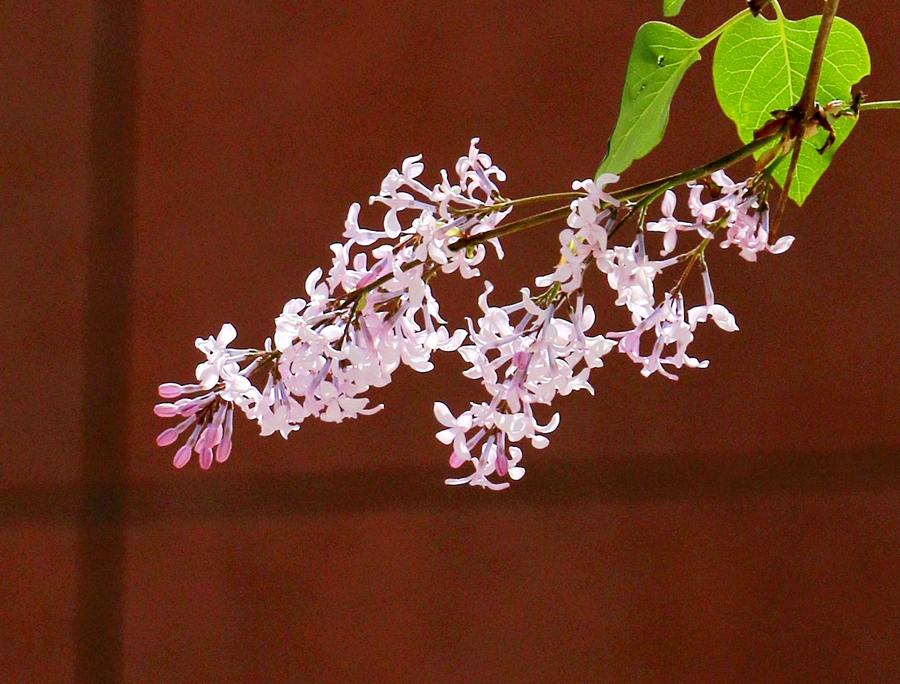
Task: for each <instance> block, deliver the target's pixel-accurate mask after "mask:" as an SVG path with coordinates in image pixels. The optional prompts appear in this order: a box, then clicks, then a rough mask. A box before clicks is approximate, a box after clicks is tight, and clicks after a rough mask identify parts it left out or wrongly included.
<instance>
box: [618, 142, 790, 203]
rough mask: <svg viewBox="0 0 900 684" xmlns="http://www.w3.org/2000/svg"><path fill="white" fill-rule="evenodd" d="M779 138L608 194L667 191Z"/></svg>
mask: <svg viewBox="0 0 900 684" xmlns="http://www.w3.org/2000/svg"><path fill="white" fill-rule="evenodd" d="M779 137H781V131H778V132H776V133H773V134H772V135H770V136H766V137H765V138H760V139H759V140H752V141H751V142H748V143H747V144H746V145H743V146H742V147H739V148H738V149H736V150H735V151H734V152H730V153H729V154H726V155H725V156H724V157H719V158H718V159H715V160H713V161H711V162H709V163H708V164H703V165H702V166H695V167H694V168H692V169H688V170H687V171H682V172H681V173H676V174H674V175H672V176H667V177H666V178H660V179H659V180H655V181H650V182H649V183H643V184H641V185H635V186H633V187H630V188H624V189H623V190H619V191H618V192H612V193H610V194H611V195H612V196H613V197H615V198H616V199H617V200H630V199H635V198H638V197H643V196H645V195H649V194H650V193H653V192H656V191H658V190H661V189H668V188H672V187H675V186H676V185H680V184H681V183H686V182H687V181H690V180H695V179H697V178H702V177H703V176H708V175H709V174H711V173H713V172H714V171H718V170H719V169H724V168H725V167H727V166H731V165H732V164H736V163H738V162H739V161H742V160H743V159H746V158H747V157H749V156H750V155H752V154H753V153H755V152H756V151H758V150H761V149H762V148H764V147H765V146H766V145H769V144H771V143H772V142H774V141H775V140H777V139H778V138H779Z"/></svg>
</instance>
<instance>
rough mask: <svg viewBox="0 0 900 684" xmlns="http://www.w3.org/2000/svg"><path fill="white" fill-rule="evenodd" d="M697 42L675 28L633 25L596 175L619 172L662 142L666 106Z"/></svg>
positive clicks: (692, 57)
mask: <svg viewBox="0 0 900 684" xmlns="http://www.w3.org/2000/svg"><path fill="white" fill-rule="evenodd" d="M702 45H703V43H702V42H701V41H700V40H698V39H697V38H694V37H693V36H690V35H688V34H687V33H685V32H684V31H682V30H681V29H680V28H676V27H675V26H672V25H671V24H666V23H663V22H659V21H651V22H649V23H647V24H644V25H643V26H641V27H640V28H639V29H638V32H637V35H636V36H635V38H634V47H633V48H632V49H631V57H630V58H629V59H628V72H627V73H626V75H625V87H624V89H623V92H622V105H621V108H620V109H619V119H618V121H617V122H616V127H615V130H613V134H612V138H610V140H609V149H608V151H607V154H606V158H605V159H604V160H603V162H602V163H601V164H600V168H599V169H598V170H597V175H598V176H599V175H600V174H601V173H607V172H609V173H621V172H622V171H624V170H625V169H627V168H628V167H629V166H631V163H632V162H633V161H634V160H635V159H640V158H641V157H643V156H644V155H645V154H647V153H648V152H650V150H652V149H653V148H654V147H656V146H657V145H658V144H659V141H660V140H662V137H663V133H665V130H666V124H667V123H668V122H669V105H670V104H671V102H672V96H673V95H674V94H675V90H676V89H677V88H678V84H679V83H681V79H682V77H683V76H684V74H685V72H686V71H687V70H688V68H689V67H690V66H691V65H692V64H693V63H694V62H696V61H697V60H699V59H700V48H701V47H702Z"/></svg>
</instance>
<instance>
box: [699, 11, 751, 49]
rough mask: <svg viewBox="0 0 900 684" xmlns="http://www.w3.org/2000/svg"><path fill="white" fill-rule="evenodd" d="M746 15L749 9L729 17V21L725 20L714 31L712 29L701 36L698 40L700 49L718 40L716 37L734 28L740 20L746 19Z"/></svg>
mask: <svg viewBox="0 0 900 684" xmlns="http://www.w3.org/2000/svg"><path fill="white" fill-rule="evenodd" d="M748 14H750V10H749V9H745V10H743V11H741V12H738V13H737V14H735V15H734V16H733V17H731V18H730V19H728V20H726V21H725V22H723V23H722V25H721V26H719V27H718V28H716V29H713V30H712V31H710V32H709V33H707V34H706V35H705V36H703V37H702V38H700V39H699V40H700V47H705V46H707V45H709V44H710V43H711V42H713V41H714V40H715V39H716V38H718V37H719V36H721V35H722V34H723V33H725V31H727V30H728V29H730V28H731V27H732V26H734V25H735V24H736V23H738V22H739V21H741V20H742V19H743V18H744V17H746V16H747V15H748Z"/></svg>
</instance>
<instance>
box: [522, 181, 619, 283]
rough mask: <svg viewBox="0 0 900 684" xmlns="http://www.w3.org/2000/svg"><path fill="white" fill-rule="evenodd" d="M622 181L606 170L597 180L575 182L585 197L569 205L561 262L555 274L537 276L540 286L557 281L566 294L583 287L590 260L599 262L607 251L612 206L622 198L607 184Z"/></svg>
mask: <svg viewBox="0 0 900 684" xmlns="http://www.w3.org/2000/svg"><path fill="white" fill-rule="evenodd" d="M618 180H619V177H618V176H616V175H615V174H611V173H604V174H601V175H600V177H599V178H598V179H597V181H596V182H595V181H593V180H590V179H586V180H582V181H574V182H573V183H572V189H573V190H580V191H582V192H584V193H585V196H584V197H579V198H578V199H575V200H573V201H572V203H571V205H570V207H569V209H570V211H569V215H568V217H567V218H566V224H567V225H568V226H569V227H568V228H565V229H563V230H562V231H561V232H560V234H559V242H560V260H559V264H558V265H557V266H556V268H555V269H554V271H553V273H550V274H548V275H544V276H538V277H537V278H535V281H534V282H535V284H536V285H538V286H539V287H549V286H551V285H552V284H553V283H554V282H556V283H559V284H560V289H561V290H562V291H563V292H565V293H571V292H575V291H576V290H578V289H579V288H580V287H581V282H582V279H583V277H584V271H585V268H586V266H587V263H588V262H589V260H593V261H594V262H595V263H599V262H600V260H601V259H602V258H603V255H604V254H605V253H606V251H607V249H606V247H607V232H608V230H609V227H610V221H611V213H610V209H609V208H610V207H618V206H619V201H618V200H617V199H616V198H615V197H613V196H612V195H610V194H609V193H607V192H606V191H605V190H604V187H605V186H606V185H609V184H610V183H615V182H616V181H618Z"/></svg>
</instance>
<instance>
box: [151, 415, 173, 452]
mask: <svg viewBox="0 0 900 684" xmlns="http://www.w3.org/2000/svg"><path fill="white" fill-rule="evenodd" d="M157 415H159V414H157ZM176 439H178V430H176V429H175V428H169V429H168V430H163V431H162V432H160V433H159V436H157V438H156V444H157V446H161V447H162V446H169V445H170V444H171V443H172V442H174V441H175V440H176Z"/></svg>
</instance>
